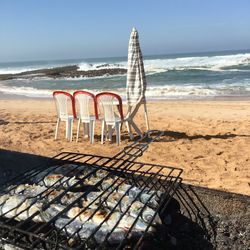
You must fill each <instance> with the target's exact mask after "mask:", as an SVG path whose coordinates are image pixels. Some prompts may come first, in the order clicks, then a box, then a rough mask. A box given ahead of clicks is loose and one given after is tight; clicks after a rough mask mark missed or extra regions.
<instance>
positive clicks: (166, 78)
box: [0, 50, 250, 99]
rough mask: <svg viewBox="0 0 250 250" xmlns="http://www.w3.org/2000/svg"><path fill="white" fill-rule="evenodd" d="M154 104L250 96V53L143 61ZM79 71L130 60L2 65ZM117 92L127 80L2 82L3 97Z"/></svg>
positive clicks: (2, 67) (0, 69) (6, 69)
mask: <svg viewBox="0 0 250 250" xmlns="http://www.w3.org/2000/svg"><path fill="white" fill-rule="evenodd" d="M143 59H144V67H145V72H146V80H147V91H146V96H147V97H148V98H150V99H195V98H213V97H225V96H226V97H230V96H231V97H235V96H236V97H242V96H250V51H249V50H248V51H246V50H245V51H227V52H209V53H193V54H191V53H190V54H175V55H155V56H144V58H143ZM69 65H77V66H78V67H79V70H98V69H105V68H124V69H126V67H127V58H126V57H114V58H95V59H77V60H61V61H33V62H13V63H0V74H11V73H21V72H24V71H30V70H36V69H45V68H54V67H61V66H69ZM80 89H84V90H89V91H92V92H94V93H97V92H101V91H113V92H116V93H119V94H120V95H122V96H123V97H125V93H126V74H124V75H112V76H111V75H104V76H99V77H91V78H90V77H89V78H88V77H80V78H60V79H52V78H47V77H41V76H39V75H37V76H36V75H34V76H33V78H32V79H23V78H21V77H20V78H18V79H15V80H8V81H1V82H0V92H3V93H5V94H17V95H23V96H30V97H50V96H51V94H52V92H53V91H54V90H65V91H69V92H73V91H75V90H80Z"/></svg>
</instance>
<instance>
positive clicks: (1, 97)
mask: <svg viewBox="0 0 250 250" xmlns="http://www.w3.org/2000/svg"><path fill="white" fill-rule="evenodd" d="M66 92H67V91H66ZM111 92H114V93H117V92H116V91H111ZM51 98H52V95H51V97H49V96H46V97H35V96H27V95H19V94H5V93H3V92H1V91H0V100H40V101H42V100H44V101H48V100H51ZM171 101H172V102H188V101H190V102H206V101H208V102H209V101H212V102H216V101H233V102H234V101H237V102H240V101H250V96H213V97H195V98H194V97H193V98H188V97H182V98H147V102H171ZM123 103H124V104H125V103H126V100H123Z"/></svg>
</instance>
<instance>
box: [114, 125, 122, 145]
mask: <svg viewBox="0 0 250 250" xmlns="http://www.w3.org/2000/svg"><path fill="white" fill-rule="evenodd" d="M115 130H116V131H115V132H116V143H117V145H118V146H119V145H120V142H121V123H119V122H116V123H115Z"/></svg>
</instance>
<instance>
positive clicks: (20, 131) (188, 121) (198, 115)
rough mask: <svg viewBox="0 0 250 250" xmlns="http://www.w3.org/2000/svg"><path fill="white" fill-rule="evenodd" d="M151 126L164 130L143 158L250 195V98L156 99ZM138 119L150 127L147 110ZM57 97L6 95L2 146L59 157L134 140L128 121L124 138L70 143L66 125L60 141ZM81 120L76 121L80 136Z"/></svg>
mask: <svg viewBox="0 0 250 250" xmlns="http://www.w3.org/2000/svg"><path fill="white" fill-rule="evenodd" d="M148 111H149V120H150V128H151V129H157V130H161V131H164V135H163V136H162V138H161V139H160V140H159V141H157V142H153V143H151V144H150V146H149V149H148V150H147V151H146V152H145V153H144V154H143V156H142V157H140V158H139V159H138V161H142V162H148V163H157V164H162V165H170V166H174V167H180V168H182V169H183V170H184V172H183V175H182V177H183V181H184V182H186V183H191V184H194V185H198V186H203V187H209V188H214V189H219V190H225V191H229V192H235V193H241V194H246V195H250V100H247V99H246V100H241V101H240V100H217V101H214V100H211V101H208V100H203V101H198V100H197V101H190V100H189V101H188V100H185V101H184V100H183V101H154V102H149V103H148ZM136 122H137V124H138V125H139V127H140V128H141V129H142V130H143V131H145V130H146V126H145V122H144V115H143V112H142V110H141V111H140V112H139V113H138V115H137V118H136ZM55 124H56V112H55V106H54V102H53V100H52V99H51V100H48V99H46V100H43V99H28V98H26V99H5V98H1V100H0V145H1V149H7V150H14V151H18V152H25V153H31V154H35V155H41V156H54V155H56V154H58V153H60V152H63V151H71V152H80V153H91V154H97V155H104V156H112V155H114V154H115V153H117V152H119V151H120V150H122V149H123V147H125V146H127V145H129V144H130V143H131V141H130V140H129V137H128V134H127V131H126V130H125V126H124V129H123V132H122V143H121V145H120V146H117V145H116V143H115V140H113V143H109V142H108V143H105V144H104V145H102V144H101V143H100V123H97V126H96V131H95V143H94V144H93V145H91V144H90V142H89V141H88V140H82V138H81V139H80V141H79V142H78V143H76V142H75V139H74V141H73V142H67V141H66V139H65V138H64V125H62V127H61V130H60V132H61V134H60V139H59V140H57V141H55V140H54V133H55ZM75 135H76V122H75V124H74V138H75Z"/></svg>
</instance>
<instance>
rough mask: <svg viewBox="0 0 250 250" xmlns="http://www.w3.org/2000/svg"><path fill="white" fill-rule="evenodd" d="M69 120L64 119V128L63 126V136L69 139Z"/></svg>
mask: <svg viewBox="0 0 250 250" xmlns="http://www.w3.org/2000/svg"><path fill="white" fill-rule="evenodd" d="M68 133H69V121H68V120H67V121H66V128H65V137H66V139H69V134H68Z"/></svg>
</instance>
